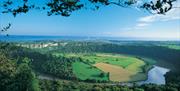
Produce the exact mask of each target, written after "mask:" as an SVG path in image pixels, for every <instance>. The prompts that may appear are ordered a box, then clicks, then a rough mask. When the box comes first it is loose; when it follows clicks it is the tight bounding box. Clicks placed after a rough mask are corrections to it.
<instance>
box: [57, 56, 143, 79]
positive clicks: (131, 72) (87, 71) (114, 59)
mask: <svg viewBox="0 0 180 91" xmlns="http://www.w3.org/2000/svg"><path fill="white" fill-rule="evenodd" d="M54 55H56V56H66V57H68V58H71V57H79V58H81V61H78V62H74V63H73V72H74V74H75V75H76V76H77V77H78V78H79V79H81V80H87V79H95V80H103V81H118V82H127V81H136V80H144V79H146V72H145V73H143V67H144V66H145V64H146V63H145V62H144V61H142V60H141V59H138V58H136V57H132V56H127V55H120V54H110V53H109V54H108V53H91V54H86V53H78V54H75V53H67V54H61V53H54ZM138 74H141V76H140V75H138ZM136 76H138V77H136Z"/></svg>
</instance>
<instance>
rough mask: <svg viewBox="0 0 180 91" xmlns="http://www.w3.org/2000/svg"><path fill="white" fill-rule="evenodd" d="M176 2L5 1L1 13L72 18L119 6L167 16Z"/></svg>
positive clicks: (92, 0) (167, 0)
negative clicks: (40, 12)
mask: <svg viewBox="0 0 180 91" xmlns="http://www.w3.org/2000/svg"><path fill="white" fill-rule="evenodd" d="M175 1H176V0H147V1H146V0H44V1H43V0H42V1H41V2H40V3H41V4H37V3H36V1H35V2H34V0H3V1H2V4H1V7H2V8H3V10H2V12H1V13H3V14H4V13H12V14H13V16H14V17H15V16H16V15H17V14H20V13H27V12H29V11H30V10H32V9H40V10H45V11H47V15H48V16H51V15H61V16H70V15H71V13H72V12H73V11H76V10H80V9H82V8H86V9H88V8H89V9H93V10H97V9H99V8H100V7H101V6H109V5H118V6H121V7H137V8H141V9H145V10H147V11H149V12H150V13H155V14H165V13H166V12H168V11H169V10H171V9H172V7H173V2H175ZM37 2H38V1H37Z"/></svg>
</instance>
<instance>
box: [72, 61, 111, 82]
mask: <svg viewBox="0 0 180 91" xmlns="http://www.w3.org/2000/svg"><path fill="white" fill-rule="evenodd" d="M73 72H74V73H75V75H76V76H77V77H78V78H80V79H81V80H86V79H95V80H104V81H108V79H109V78H108V75H107V74H105V73H104V72H103V71H101V70H99V69H97V68H95V67H93V66H91V65H88V64H85V63H83V62H74V63H73ZM101 74H104V76H101Z"/></svg>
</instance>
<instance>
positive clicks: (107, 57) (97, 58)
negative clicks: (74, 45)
mask: <svg viewBox="0 0 180 91" xmlns="http://www.w3.org/2000/svg"><path fill="white" fill-rule="evenodd" d="M66 56H68V57H72V56H76V57H80V58H82V59H83V60H84V61H88V62H89V63H91V64H95V63H99V62H104V63H108V64H112V65H116V66H120V67H123V68H126V67H128V66H129V65H130V64H133V63H134V62H139V61H141V60H139V59H137V58H134V57H130V56H124V55H117V54H105V53H96V54H66Z"/></svg>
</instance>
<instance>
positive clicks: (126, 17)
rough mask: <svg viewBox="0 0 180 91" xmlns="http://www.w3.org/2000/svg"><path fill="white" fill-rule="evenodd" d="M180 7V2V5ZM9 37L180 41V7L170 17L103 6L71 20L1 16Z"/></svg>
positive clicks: (38, 13) (32, 15)
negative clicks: (35, 36) (133, 38)
mask: <svg viewBox="0 0 180 91" xmlns="http://www.w3.org/2000/svg"><path fill="white" fill-rule="evenodd" d="M176 6H178V7H180V0H178V2H177V5H176ZM9 22H10V23H12V27H11V29H10V30H8V32H6V33H8V34H9V35H44V36H46V35H48V36H49V35H50V36H89V37H90V36H98V37H101V36H102V37H137V38H166V39H168V38H169V39H180V8H174V9H172V10H171V11H169V12H168V13H167V14H166V15H157V14H155V15H153V14H150V13H148V12H147V11H145V10H140V9H136V8H123V7H119V6H115V5H110V6H103V7H100V9H99V10H96V11H93V10H85V9H82V10H78V11H75V12H73V13H72V14H71V16H69V17H63V16H60V15H58V16H55V15H54V16H47V15H46V12H44V11H40V10H39V11H38V10H34V11H30V12H29V13H27V14H20V15H17V17H15V18H14V17H13V16H12V15H11V14H1V15H0V26H1V28H2V27H3V26H5V25H7V24H8V23H9Z"/></svg>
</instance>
